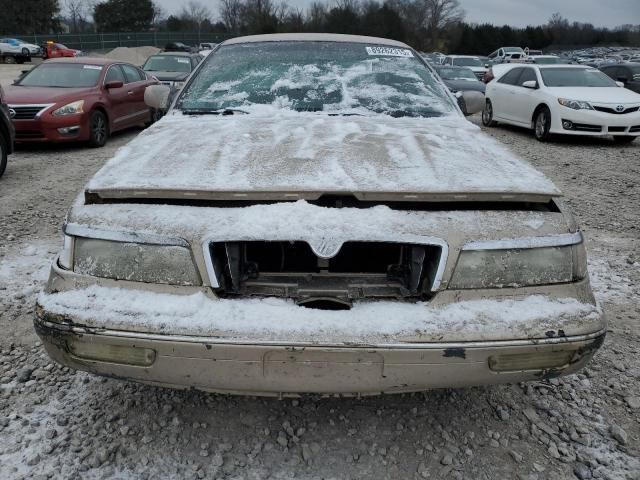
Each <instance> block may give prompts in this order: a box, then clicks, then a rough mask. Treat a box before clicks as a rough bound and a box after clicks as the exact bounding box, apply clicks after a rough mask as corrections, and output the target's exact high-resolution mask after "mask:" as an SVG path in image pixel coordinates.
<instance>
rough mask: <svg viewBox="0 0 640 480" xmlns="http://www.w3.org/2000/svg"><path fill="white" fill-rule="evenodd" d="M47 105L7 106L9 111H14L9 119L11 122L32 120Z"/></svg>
mask: <svg viewBox="0 0 640 480" xmlns="http://www.w3.org/2000/svg"><path fill="white" fill-rule="evenodd" d="M48 106H49V105H25V106H20V105H9V111H12V110H13V111H14V112H15V114H14V115H13V116H12V117H11V119H12V120H33V119H34V118H36V115H38V113H40V112H41V111H42V110H44V109H45V108H47V107H48Z"/></svg>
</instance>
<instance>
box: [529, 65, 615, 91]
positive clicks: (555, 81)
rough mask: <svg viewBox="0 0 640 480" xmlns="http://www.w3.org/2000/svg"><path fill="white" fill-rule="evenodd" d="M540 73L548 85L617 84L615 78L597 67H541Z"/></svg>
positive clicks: (585, 85)
mask: <svg viewBox="0 0 640 480" xmlns="http://www.w3.org/2000/svg"><path fill="white" fill-rule="evenodd" d="M540 75H541V76H542V81H543V82H544V84H545V85H546V86H547V87H615V86H616V83H615V82H614V81H613V79H611V78H610V77H609V76H607V75H606V74H605V73H604V72H601V71H600V70H596V69H595V68H562V67H559V68H556V67H553V68H544V69H540Z"/></svg>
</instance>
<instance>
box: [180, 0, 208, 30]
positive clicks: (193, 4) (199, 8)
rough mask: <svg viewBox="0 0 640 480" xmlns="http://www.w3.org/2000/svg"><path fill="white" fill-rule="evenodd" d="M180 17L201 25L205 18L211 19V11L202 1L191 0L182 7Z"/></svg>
mask: <svg viewBox="0 0 640 480" xmlns="http://www.w3.org/2000/svg"><path fill="white" fill-rule="evenodd" d="M180 18H182V19H183V20H187V21H191V22H193V23H194V24H198V25H200V24H202V22H204V21H205V20H211V12H210V11H209V9H208V8H207V7H205V6H204V5H203V4H201V3H200V2H197V1H195V0H191V1H190V2H189V3H187V4H186V5H185V6H184V7H182V12H181V13H180Z"/></svg>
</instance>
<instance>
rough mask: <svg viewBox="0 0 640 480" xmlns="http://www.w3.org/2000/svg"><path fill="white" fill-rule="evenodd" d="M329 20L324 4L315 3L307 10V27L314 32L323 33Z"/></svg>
mask: <svg viewBox="0 0 640 480" xmlns="http://www.w3.org/2000/svg"><path fill="white" fill-rule="evenodd" d="M326 18H327V5H326V4H325V3H322V2H313V3H312V4H311V5H310V6H309V10H307V25H308V26H309V30H310V31H312V32H321V31H322V29H323V26H324V22H325V20H326Z"/></svg>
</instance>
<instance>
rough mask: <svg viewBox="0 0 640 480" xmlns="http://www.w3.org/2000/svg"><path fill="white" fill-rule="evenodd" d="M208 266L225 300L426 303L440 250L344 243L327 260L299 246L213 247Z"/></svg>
mask: <svg viewBox="0 0 640 480" xmlns="http://www.w3.org/2000/svg"><path fill="white" fill-rule="evenodd" d="M209 253H210V255H211V264H212V266H213V269H214V271H215V274H216V277H217V281H218V284H219V288H218V289H217V293H218V294H219V295H221V296H227V297H238V296H240V297H248V296H272V297H285V298H292V299H294V300H296V301H297V302H298V303H301V304H304V303H305V302H308V301H310V300H314V299H325V300H326V299H332V300H336V301H340V302H344V303H347V304H348V303H350V302H352V301H353V300H358V299H365V298H394V299H403V298H404V299H415V300H418V299H428V298H429V297H430V296H431V295H432V289H433V287H434V284H435V281H436V277H437V272H438V267H439V265H440V262H441V260H443V258H442V256H443V252H442V248H441V247H440V246H439V245H417V244H406V243H393V242H345V243H344V244H343V245H342V247H341V248H340V250H339V251H338V253H337V254H335V255H334V256H333V257H331V258H322V257H319V256H317V255H316V254H315V253H314V252H313V250H312V249H311V247H310V245H309V244H308V243H306V242H302V241H274V242H268V241H244V242H213V243H211V244H210V245H209Z"/></svg>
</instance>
